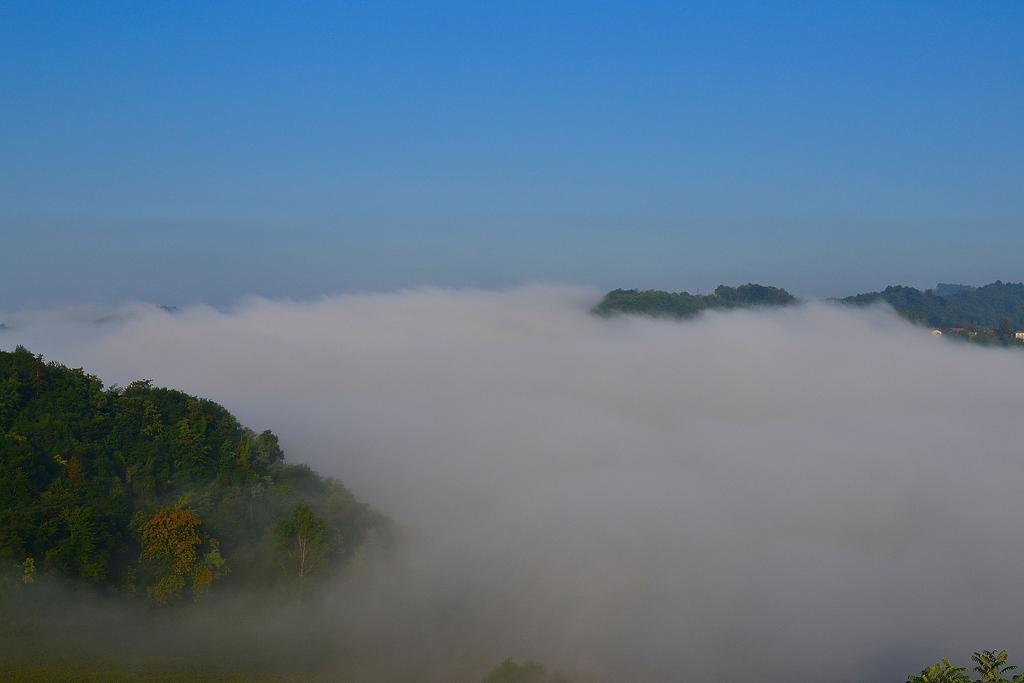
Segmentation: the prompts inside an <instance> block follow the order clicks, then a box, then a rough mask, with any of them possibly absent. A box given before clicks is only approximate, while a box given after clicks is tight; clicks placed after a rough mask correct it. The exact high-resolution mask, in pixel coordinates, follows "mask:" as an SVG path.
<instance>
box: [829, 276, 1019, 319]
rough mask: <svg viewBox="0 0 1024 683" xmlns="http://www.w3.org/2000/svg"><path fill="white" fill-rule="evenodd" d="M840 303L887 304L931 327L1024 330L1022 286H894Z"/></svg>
mask: <svg viewBox="0 0 1024 683" xmlns="http://www.w3.org/2000/svg"><path fill="white" fill-rule="evenodd" d="M840 301H841V302H842V303H844V304H853V305H857V306H865V305H869V304H874V303H879V302H882V301H884V302H885V303H887V304H889V305H890V306H892V307H893V308H894V309H896V311H897V312H898V313H899V314H900V315H902V316H904V317H905V318H907V319H908V320H911V321H913V322H916V323H920V324H922V325H930V326H931V327H939V328H946V327H987V328H992V329H996V328H998V327H999V326H1000V325H1001V324H1002V323H1004V322H1006V323H1008V324H1009V325H1010V327H1013V328H1014V329H1018V330H1019V329H1024V283H1019V282H1018V283H1012V282H1001V281H996V282H993V283H992V284H988V285H985V286H984V287H968V286H965V285H948V284H943V285H939V286H938V287H936V288H935V289H926V290H924V291H921V290H919V289H915V288H914V287H902V286H890V287H886V288H885V289H884V290H882V291H881V292H868V293H866V294H857V295H855V296H848V297H846V298H844V299H840Z"/></svg>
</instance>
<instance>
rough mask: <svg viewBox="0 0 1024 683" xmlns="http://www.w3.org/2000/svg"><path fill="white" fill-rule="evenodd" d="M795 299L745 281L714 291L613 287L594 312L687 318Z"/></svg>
mask: <svg viewBox="0 0 1024 683" xmlns="http://www.w3.org/2000/svg"><path fill="white" fill-rule="evenodd" d="M795 302H796V299H795V298H794V297H793V295H791V294H790V293H789V292H787V291H786V290H784V289H780V288H779V287H766V286H764V285H756V284H746V285H740V286H739V287H728V286H726V285H720V286H719V287H718V288H717V289H715V292H714V294H690V293H689V292H663V291H659V290H653V289H650V290H645V291H639V290H636V289H616V290H613V291H611V292H608V293H607V294H606V295H605V296H604V298H603V299H602V300H601V302H600V303H599V304H597V306H595V307H594V313H597V314H599V315H614V314H618V313H642V314H646V315H654V316H661V317H671V318H689V317H691V316H694V315H697V314H698V313H700V312H701V311H706V310H709V309H730V308H747V307H751V306H783V305H787V304H792V303H795Z"/></svg>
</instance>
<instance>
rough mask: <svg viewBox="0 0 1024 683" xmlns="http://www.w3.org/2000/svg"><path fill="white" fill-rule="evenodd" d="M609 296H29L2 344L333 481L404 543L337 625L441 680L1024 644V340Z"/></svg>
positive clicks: (758, 676) (621, 674)
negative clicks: (159, 388)
mask: <svg viewBox="0 0 1024 683" xmlns="http://www.w3.org/2000/svg"><path fill="white" fill-rule="evenodd" d="M595 300H596V294H595V293H594V292H591V291H588V290H582V289H577V288H571V287H544V286H534V287H525V288H520V289H514V290H509V291H501V292H487V291H449V290H421V291H407V292H398V293H393V294H373V295H353V296H338V297H331V298H325V299H322V300H318V301H312V302H288V301H269V300H263V299H254V300H251V301H248V302H247V303H244V304H243V305H240V306H238V307H237V308H236V309H233V310H230V311H226V312H225V311H218V310H215V309H211V308H206V307H200V306H196V307H190V308H187V309H184V310H181V311H178V312H176V313H168V312H166V311H163V310H160V309H159V308H156V307H150V306H143V305H139V306H127V307H123V308H121V309H118V310H117V311H114V312H110V311H107V312H102V311H98V310H87V311H83V310H81V309H76V310H73V311H44V312H35V313H20V314H10V315H7V316H6V317H4V318H2V319H3V320H4V321H5V322H6V323H7V324H8V325H9V327H10V329H8V330H7V331H5V332H3V333H0V345H3V347H4V348H9V347H11V346H13V345H14V344H15V343H22V344H25V345H26V346H28V347H29V348H30V349H32V350H33V351H35V352H37V353H45V354H46V355H47V357H48V358H52V359H54V360H59V361H61V362H64V363H65V364H68V365H72V366H83V367H85V368H86V369H87V370H89V371H90V372H93V373H95V374H97V375H99V376H100V377H101V378H102V379H104V381H106V382H108V383H113V382H117V383H121V384H126V383H128V382H130V381H132V380H134V379H140V378H152V379H153V380H154V381H155V383H157V384H159V385H166V386H171V387H176V388H181V389H183V390H186V391H188V392H190V393H197V394H200V395H203V396H206V397H209V398H211V399H213V400H216V401H218V402H220V403H222V404H224V405H225V406H227V407H228V408H229V409H230V410H231V411H232V412H234V413H235V414H236V415H237V416H238V417H239V419H240V420H241V421H242V422H243V423H244V424H247V425H249V426H251V427H253V428H256V429H263V428H271V429H273V430H274V431H275V432H277V433H278V434H279V435H280V436H281V440H282V445H283V446H284V447H285V450H286V452H287V453H288V455H289V458H290V459H291V460H293V461H303V462H308V463H310V464H311V465H313V466H315V467H316V468H318V469H320V470H321V471H323V472H324V473H326V474H330V475H333V476H338V477H340V478H342V479H343V480H344V481H345V482H346V483H347V484H348V485H349V486H350V487H351V488H352V489H353V491H354V492H355V493H356V495H358V496H359V497H361V498H362V499H364V500H367V501H368V502H370V503H371V504H373V505H375V506H376V507H377V508H379V509H380V510H382V511H383V512H385V513H386V514H388V515H389V516H391V517H392V518H393V519H394V520H396V522H397V523H398V524H399V525H400V526H401V527H402V528H403V529H404V530H405V533H404V536H403V545H404V547H403V548H402V549H401V551H400V552H399V555H398V558H399V559H398V560H396V565H395V566H391V567H382V568H381V569H380V570H379V572H378V573H377V574H376V576H375V578H374V579H373V581H372V583H373V584H374V585H373V587H372V589H367V590H368V591H371V592H372V594H373V595H374V596H375V597H374V598H373V600H372V601H370V602H367V601H365V600H364V601H363V602H361V603H359V602H358V599H356V598H353V597H352V595H351V591H348V592H346V591H342V592H341V593H339V595H341V596H344V597H338V598H337V599H336V600H334V601H333V602H330V603H329V604H330V606H331V607H330V609H332V610H336V612H337V614H336V617H333V616H332V617H331V618H329V619H328V620H327V621H328V622H330V620H331V619H332V618H336V620H337V623H338V624H339V626H338V631H337V633H338V635H337V637H338V638H339V639H341V638H346V637H349V634H350V633H351V632H352V631H353V629H352V628H351V627H350V626H351V623H352V621H353V620H354V619H357V618H358V619H360V620H362V621H361V624H362V626H363V627H364V628H362V629H360V632H361V634H362V636H361V637H363V638H366V639H368V640H372V639H375V642H377V643H378V646H380V647H381V648H382V649H384V650H386V649H388V648H389V647H391V645H388V646H384V645H381V644H382V643H389V644H393V648H392V649H393V650H394V652H395V653H398V652H403V653H405V656H407V657H408V658H409V659H410V661H412V660H416V663H418V664H419V665H421V666H422V667H424V670H429V671H431V672H432V675H434V676H436V678H437V680H452V679H457V678H458V677H460V676H463V675H466V674H465V669H463V668H460V667H461V666H462V665H461V664H459V660H460V658H466V659H467V660H471V661H474V662H475V661H492V662H493V661H497V660H498V659H500V658H502V657H505V656H515V657H532V658H536V659H539V660H542V661H544V662H546V663H548V664H549V665H551V666H552V667H555V668H559V669H562V670H563V671H570V672H582V673H583V674H584V676H589V677H590V678H592V679H594V680H633V681H642V680H652V681H654V680H657V681H662V680H721V681H738V680H760V681H826V682H827V681H882V680H903V678H904V677H905V676H906V674H907V673H909V672H910V671H911V670H916V669H920V668H921V667H923V666H924V665H925V664H926V663H929V662H930V661H933V660H936V659H938V658H940V657H943V656H949V657H952V658H957V659H964V658H965V656H966V655H968V654H969V653H970V651H971V650H972V649H978V648H981V647H1000V648H1002V647H1006V648H1009V649H1010V650H1011V653H1016V654H1018V656H1019V657H1024V636H1022V634H1024V597H1022V594H1021V592H1020V591H1019V590H1018V587H1019V581H1020V577H1021V576H1024V543H1022V542H1021V541H1022V534H1024V532H1022V531H1021V529H1022V528H1024V524H1022V522H1024V503H1022V502H1021V490H1022V487H1024V445H1022V443H1024V442H1022V429H1021V427H1020V423H1021V416H1022V405H1024V403H1022V396H1024V353H1019V352H1012V351H1005V350H993V349H981V348H976V347H970V346H966V345H958V344H954V343H949V342H946V341H944V340H941V339H935V338H933V337H931V335H929V334H928V333H927V331H923V330H921V329H920V328H915V327H911V326H910V325H908V324H906V323H904V322H902V321H900V320H898V319H897V318H896V316H895V315H894V314H892V313H891V312H890V311H887V310H884V309H869V310H852V309H845V308H839V307H837V306H833V305H828V304H817V303H812V304H807V305H802V306H798V307H793V308H787V309H776V310H763V311H734V312H729V313H724V314H719V313H711V314H707V315H704V316H702V317H700V318H699V319H696V320H691V321H686V322H677V321H668V320H655V319H650V318H641V317H619V318H611V319H605V318H599V317H596V316H593V315H590V314H589V313H588V310H589V307H590V306H591V305H593V303H594V302H595ZM111 313H114V314H116V315H114V316H113V317H112V318H109V319H108V320H107V321H106V322H105V323H103V324H95V323H94V322H93V321H94V320H95V319H96V318H97V317H102V316H103V315H110V314H111ZM346 600H353V601H354V602H353V603H352V604H351V605H350V606H349V608H347V607H346ZM357 603H358V604H357ZM346 624H348V625H347V626H346ZM411 643H415V646H411V645H410V644H411ZM395 656H396V657H400V655H398V654H396V655H395Z"/></svg>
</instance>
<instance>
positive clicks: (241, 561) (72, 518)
mask: <svg viewBox="0 0 1024 683" xmlns="http://www.w3.org/2000/svg"><path fill="white" fill-rule="evenodd" d="M387 529H388V525H387V522H386V520H384V519H383V518H382V517H380V516H379V515H378V514H376V513H374V512H373V511H372V510H371V509H369V508H368V507H367V506H366V505H363V504H361V503H359V502H358V501H356V500H355V499H354V498H353V496H352V495H351V494H350V493H349V491H348V490H347V489H346V488H345V487H344V486H343V485H342V484H341V483H340V482H338V481H335V480H332V479H324V478H321V477H320V476H318V475H317V474H316V473H314V472H313V471H312V470H310V469H309V468H308V467H306V466H303V465H290V464H286V463H285V462H284V453H283V452H282V451H281V448H280V446H279V444H278V439H277V437H276V436H274V434H273V433H271V432H269V431H265V432H263V433H261V434H256V433H254V432H253V431H251V430H249V429H246V428H245V427H243V426H241V425H240V424H239V423H238V421H237V420H236V419H235V418H234V417H233V416H232V415H231V414H230V413H229V412H228V411H227V410H225V409H224V408H223V407H221V406H219V405H217V404H216V403H214V402H212V401H208V400H205V399H201V398H197V397H195V396H189V395H188V394H184V393H182V392H180V391H174V390H171V389H161V388H156V387H154V386H152V385H151V383H150V382H148V381H140V382H134V383H132V384H131V385H129V386H128V387H125V388H118V387H113V388H109V389H104V388H103V385H102V383H101V382H100V380H99V379H97V378H96V377H94V376H92V375H89V374H87V373H85V372H84V371H82V370H80V369H78V370H76V369H70V368H67V367H64V366H63V365H60V364H57V363H53V362H49V363H48V362H45V361H44V360H43V358H42V357H41V356H36V355H33V354H32V353H30V352H29V351H27V350H26V349H24V348H21V347H19V348H18V349H17V350H15V351H14V352H4V351H0V565H5V566H6V567H8V568H10V567H12V566H17V567H18V572H19V574H20V575H21V576H22V580H23V581H24V582H26V583H28V582H31V581H34V580H35V579H36V576H37V574H39V575H46V574H48V573H57V574H60V575H62V576H65V577H71V578H73V579H75V580H77V581H80V582H82V583H85V584H88V585H92V586H96V587H97V588H100V589H103V590H108V591H116V592H119V593H122V594H127V595H134V594H139V595H145V596H148V597H149V598H150V599H151V600H152V601H153V602H155V603H158V604H166V603H172V602H176V601H178V600H181V599H184V598H186V597H188V598H192V599H197V598H199V597H200V596H202V595H203V594H204V593H206V592H207V591H208V590H210V588H211V586H216V585H219V584H221V583H227V584H235V585H245V584H250V583H259V584H261V585H266V584H267V583H281V582H283V583H286V584H287V583H291V584H302V583H304V582H306V581H307V580H308V579H309V578H310V577H315V576H317V575H323V574H326V573H327V572H328V571H329V570H330V569H332V568H338V567H340V566H342V565H343V564H344V563H345V562H346V560H348V559H349V558H351V557H352V556H353V555H354V554H355V553H356V552H357V551H358V550H359V549H360V548H361V547H363V546H364V545H365V544H366V543H368V542H370V541H372V539H374V538H380V537H381V536H382V535H383V534H386V533H387ZM296 549H298V552H300V554H301V558H300V559H298V560H297V559H296V556H295V554H296V552H297V550H296Z"/></svg>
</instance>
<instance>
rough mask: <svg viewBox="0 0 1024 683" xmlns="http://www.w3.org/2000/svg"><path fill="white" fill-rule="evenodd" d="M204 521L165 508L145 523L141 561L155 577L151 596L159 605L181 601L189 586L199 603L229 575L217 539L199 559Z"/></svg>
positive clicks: (191, 514) (211, 541)
mask: <svg viewBox="0 0 1024 683" xmlns="http://www.w3.org/2000/svg"><path fill="white" fill-rule="evenodd" d="M202 523H203V522H202V520H201V519H199V518H198V517H197V516H196V515H194V514H193V513H192V512H191V511H189V510H184V509H181V508H163V509H161V510H159V511H157V513H156V514H154V515H153V516H152V517H150V518H149V519H147V520H146V521H145V522H143V523H142V525H141V527H140V529H139V536H140V537H141V540H142V554H141V557H142V560H143V561H144V562H146V563H148V564H149V566H150V567H151V568H152V569H153V570H154V573H155V579H156V580H155V583H154V584H153V585H151V586H150V587H149V595H150V598H151V599H152V600H153V602H155V603H157V604H158V605H166V604H169V603H171V602H174V601H176V600H177V599H179V598H180V597H181V594H182V593H183V592H184V590H185V586H186V584H187V585H188V586H189V588H190V589H191V592H192V597H193V599H196V600H198V599H199V598H200V597H201V596H202V594H203V593H205V592H206V590H207V589H208V588H209V587H210V585H211V584H212V583H213V581H214V580H215V579H217V578H219V577H221V576H223V575H224V574H226V573H227V563H226V561H225V560H224V558H223V557H222V556H221V555H220V548H219V545H218V544H217V540H216V539H210V541H209V546H210V547H209V549H208V551H207V552H206V553H205V554H204V555H203V556H202V557H200V555H199V551H200V548H201V546H202V544H203V539H202V536H201V535H200V532H199V528H200V526H202Z"/></svg>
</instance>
